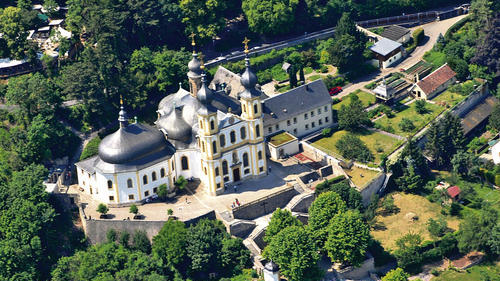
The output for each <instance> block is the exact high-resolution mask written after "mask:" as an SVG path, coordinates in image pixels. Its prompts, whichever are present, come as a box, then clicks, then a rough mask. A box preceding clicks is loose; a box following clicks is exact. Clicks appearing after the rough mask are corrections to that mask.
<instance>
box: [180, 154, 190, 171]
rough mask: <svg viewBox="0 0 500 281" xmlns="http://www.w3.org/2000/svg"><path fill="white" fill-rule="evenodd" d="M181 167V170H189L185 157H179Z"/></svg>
mask: <svg viewBox="0 0 500 281" xmlns="http://www.w3.org/2000/svg"><path fill="white" fill-rule="evenodd" d="M181 166H182V169H183V170H189V163H188V158H187V157H186V156H182V157H181Z"/></svg>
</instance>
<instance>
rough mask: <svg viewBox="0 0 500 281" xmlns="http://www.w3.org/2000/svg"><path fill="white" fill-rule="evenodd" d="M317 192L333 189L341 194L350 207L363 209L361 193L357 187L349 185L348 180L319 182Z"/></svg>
mask: <svg viewBox="0 0 500 281" xmlns="http://www.w3.org/2000/svg"><path fill="white" fill-rule="evenodd" d="M315 190H316V193H317V194H321V193H324V192H327V191H333V192H335V193H337V194H338V195H340V197H341V198H342V200H344V202H345V203H346V205H347V207H348V208H349V209H357V210H361V209H363V202H362V197H361V193H360V192H359V191H357V190H356V188H354V187H352V186H350V185H349V183H348V182H347V181H346V180H343V181H341V182H338V183H332V182H330V181H328V180H325V181H324V182H322V183H320V184H318V185H317V186H316V188H315Z"/></svg>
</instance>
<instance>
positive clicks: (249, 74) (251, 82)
mask: <svg viewBox="0 0 500 281" xmlns="http://www.w3.org/2000/svg"><path fill="white" fill-rule="evenodd" d="M240 81H241V85H243V87H245V88H246V89H251V88H255V85H257V75H255V73H253V71H252V70H251V69H250V67H247V68H246V69H245V72H243V74H241V80H240Z"/></svg>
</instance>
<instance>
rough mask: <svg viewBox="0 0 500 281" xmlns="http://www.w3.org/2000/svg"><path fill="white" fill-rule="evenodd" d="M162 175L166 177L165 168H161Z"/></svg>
mask: <svg viewBox="0 0 500 281" xmlns="http://www.w3.org/2000/svg"><path fill="white" fill-rule="evenodd" d="M160 177H161V178H164V177H165V168H161V169H160Z"/></svg>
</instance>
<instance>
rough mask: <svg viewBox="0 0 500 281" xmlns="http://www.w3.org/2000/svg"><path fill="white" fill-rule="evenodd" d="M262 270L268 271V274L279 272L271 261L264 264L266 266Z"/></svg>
mask: <svg viewBox="0 0 500 281" xmlns="http://www.w3.org/2000/svg"><path fill="white" fill-rule="evenodd" d="M264 269H265V270H267V271H270V272H278V271H279V268H278V265H277V264H275V263H274V262H273V261H270V262H268V263H266V265H265V266H264Z"/></svg>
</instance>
